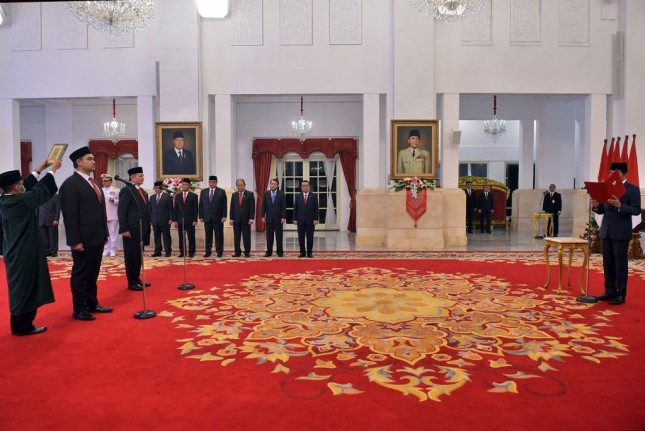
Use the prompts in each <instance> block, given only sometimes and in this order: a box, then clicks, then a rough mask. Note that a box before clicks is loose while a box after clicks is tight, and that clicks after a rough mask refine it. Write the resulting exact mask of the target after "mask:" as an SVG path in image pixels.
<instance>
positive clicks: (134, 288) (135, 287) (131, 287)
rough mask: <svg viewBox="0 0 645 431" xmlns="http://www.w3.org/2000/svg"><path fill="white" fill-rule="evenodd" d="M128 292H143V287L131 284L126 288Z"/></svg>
mask: <svg viewBox="0 0 645 431" xmlns="http://www.w3.org/2000/svg"><path fill="white" fill-rule="evenodd" d="M128 289H129V290H137V291H139V290H143V287H142V286H141V285H140V284H131V285H129V286H128Z"/></svg>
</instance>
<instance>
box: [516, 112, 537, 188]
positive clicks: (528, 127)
mask: <svg viewBox="0 0 645 431" xmlns="http://www.w3.org/2000/svg"><path fill="white" fill-rule="evenodd" d="M533 129H534V122H533V120H522V121H520V167H519V169H520V178H519V181H518V188H520V189H532V188H533V146H534V142H533V134H534V131H533Z"/></svg>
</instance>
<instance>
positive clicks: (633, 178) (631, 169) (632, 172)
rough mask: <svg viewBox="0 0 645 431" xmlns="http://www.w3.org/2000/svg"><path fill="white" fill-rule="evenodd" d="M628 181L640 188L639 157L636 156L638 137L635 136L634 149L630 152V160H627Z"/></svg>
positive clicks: (633, 139)
mask: <svg viewBox="0 0 645 431" xmlns="http://www.w3.org/2000/svg"><path fill="white" fill-rule="evenodd" d="M627 181H629V182H630V183H632V184H634V185H635V186H637V187H640V184H639V180H638V156H637V155H636V135H633V138H632V148H631V150H630V151H629V159H628V160H627Z"/></svg>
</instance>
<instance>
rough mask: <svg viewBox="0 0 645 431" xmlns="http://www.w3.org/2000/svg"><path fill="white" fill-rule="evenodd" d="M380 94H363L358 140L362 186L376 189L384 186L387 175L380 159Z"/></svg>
mask: <svg viewBox="0 0 645 431" xmlns="http://www.w3.org/2000/svg"><path fill="white" fill-rule="evenodd" d="M380 105H381V102H380V95H379V94H374V93H371V94H363V140H362V142H360V152H359V154H360V155H361V157H359V158H358V160H359V171H360V172H362V174H363V175H362V176H363V188H366V189H378V188H380V187H383V186H384V180H385V177H386V176H387V175H385V173H384V167H383V163H384V160H381V157H380V156H381V151H380V150H379V148H380V147H381V127H380Z"/></svg>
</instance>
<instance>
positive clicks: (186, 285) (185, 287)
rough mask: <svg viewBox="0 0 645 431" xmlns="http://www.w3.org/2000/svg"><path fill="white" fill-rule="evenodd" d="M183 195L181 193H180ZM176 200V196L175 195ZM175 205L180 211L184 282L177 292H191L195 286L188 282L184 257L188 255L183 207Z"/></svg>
mask: <svg viewBox="0 0 645 431" xmlns="http://www.w3.org/2000/svg"><path fill="white" fill-rule="evenodd" d="M182 193H183V192H182ZM175 199H177V195H175ZM175 205H177V207H178V208H179V209H180V210H181V241H182V242H183V244H184V252H183V253H182V254H183V255H184V282H183V283H182V284H180V285H179V286H177V289H179V290H191V289H194V288H195V285H194V284H192V283H189V282H188V269H187V267H186V255H187V254H188V245H187V244H186V217H185V216H184V207H183V206H182V205H179V204H178V203H177V202H175Z"/></svg>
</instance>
